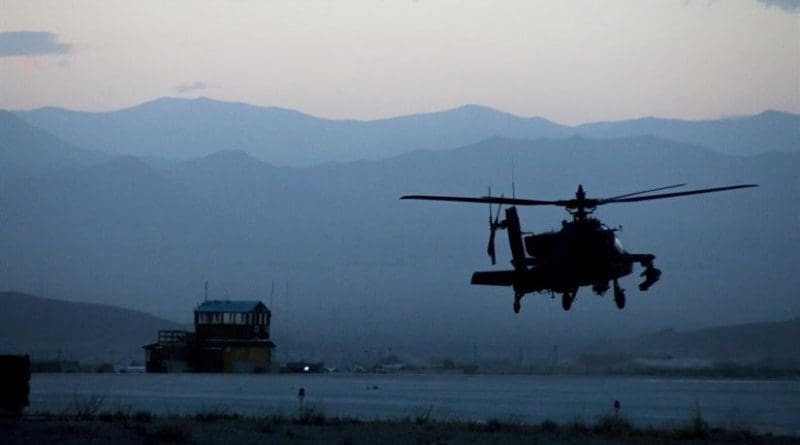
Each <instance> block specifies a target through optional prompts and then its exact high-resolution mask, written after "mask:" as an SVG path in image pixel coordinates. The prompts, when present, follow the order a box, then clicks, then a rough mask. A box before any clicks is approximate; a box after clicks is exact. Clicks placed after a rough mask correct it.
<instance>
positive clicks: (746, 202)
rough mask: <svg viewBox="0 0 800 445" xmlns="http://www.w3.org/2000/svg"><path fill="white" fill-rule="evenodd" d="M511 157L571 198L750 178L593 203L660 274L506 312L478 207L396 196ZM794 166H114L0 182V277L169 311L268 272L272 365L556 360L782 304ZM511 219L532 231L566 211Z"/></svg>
mask: <svg viewBox="0 0 800 445" xmlns="http://www.w3.org/2000/svg"><path fill="white" fill-rule="evenodd" d="M511 155H513V157H514V160H515V168H516V193H517V196H518V197H531V198H541V199H559V198H569V197H571V196H572V195H573V194H574V192H575V189H576V188H577V185H578V184H583V185H584V187H585V188H586V190H587V193H588V195H589V196H590V197H603V196H613V195H617V194H622V193H627V192H633V191H637V190H641V189H647V188H651V187H657V186H662V185H666V184H674V183H676V182H688V183H689V184H690V185H691V186H693V187H705V186H715V185H726V184H734V183H750V182H753V183H759V184H761V187H760V188H757V189H748V190H743V191H734V192H726V193H720V194H715V195H708V196H702V197H686V198H680V199H675V200H664V201H654V202H647V203H639V204H618V205H617V204H615V205H609V206H605V207H603V208H601V209H600V210H598V212H597V216H598V217H599V218H601V219H602V220H603V222H605V223H606V224H608V225H609V226H616V225H620V224H621V225H624V231H623V232H622V234H621V237H622V240H623V242H624V243H625V244H626V247H627V248H628V250H630V251H632V252H642V253H653V254H655V255H656V257H657V259H656V265H657V266H658V267H659V268H660V269H661V270H662V271H663V272H664V275H663V276H662V279H661V281H660V282H659V283H658V284H657V285H656V286H654V287H653V288H652V289H651V290H650V291H649V292H647V293H640V292H638V291H636V290H635V286H636V283H637V282H638V281H637V279H636V278H635V277H629V278H628V279H625V280H624V282H623V283H622V284H623V287H625V288H627V289H629V292H628V307H627V308H626V309H625V310H624V311H618V310H617V309H616V308H614V305H613V303H612V302H611V301H610V300H609V299H608V298H600V297H596V296H593V295H590V294H589V292H588V291H586V290H585V289H584V290H582V291H581V292H580V293H579V294H578V299H577V300H576V302H575V305H574V306H573V309H572V311H570V312H569V313H565V312H563V311H562V310H561V308H560V304H559V303H558V302H557V301H552V300H550V298H549V296H546V295H538V296H529V297H526V299H525V301H524V304H523V311H522V313H521V314H519V315H517V316H515V315H514V314H513V312H512V310H511V302H512V300H513V298H512V292H511V290H509V289H501V288H497V289H495V288H485V287H475V286H470V285H469V277H470V275H471V273H472V272H473V271H474V270H489V269H493V268H492V267H491V266H489V264H488V259H487V258H486V256H485V249H486V241H487V235H488V231H487V222H486V218H487V217H486V211H487V209H486V208H485V207H483V206H470V205H462V204H452V203H425V202H407V201H399V200H398V198H399V197H400V196H401V195H404V194H413V193H430V194H463V195H482V194H485V193H486V186H487V185H493V186H494V188H493V192H494V193H495V194H500V193H505V195H506V196H509V195H510V194H511V190H510V184H509V183H510V158H511ZM798 166H800V153H767V154H763V155H759V156H753V157H736V156H726V155H722V154H719V153H716V152H714V151H712V150H709V149H704V148H701V147H698V146H693V145H686V144H680V143H676V142H670V141H666V140H663V139H659V138H654V137H637V138H622V139H607V140H591V139H586V138H583V137H571V138H566V139H556V140H524V139H507V138H492V139H488V140H485V141H483V142H480V143H477V144H472V145H468V146H464V147H462V148H458V149H453V150H438V151H432V150H423V151H416V152H413V153H407V154H404V155H401V156H397V157H393V158H389V159H385V160H381V161H362V162H353V163H342V164H325V165H320V166H316V167H313V168H287V167H275V166H273V165H270V164H268V163H265V162H263V161H260V160H257V159H255V158H253V157H251V156H250V155H248V154H247V153H245V152H242V151H225V152H220V153H216V154H213V155H210V156H206V157H203V158H199V159H193V160H190V161H184V162H177V163H164V164H160V163H157V162H156V163H153V162H143V161H139V160H137V159H134V158H122V159H116V160H112V161H109V162H106V163H102V164H98V165H94V166H91V167H87V168H83V169H69V170H63V171H61V172H59V173H58V174H53V175H48V176H46V177H39V178H27V179H17V180H12V181H8V183H7V184H5V186H4V187H3V188H0V208H2V209H3V212H4V220H3V224H4V225H3V229H2V230H0V247H2V248H0V264H2V265H3V266H4V267H0V283H3V286H4V287H6V288H7V289H19V290H24V291H29V292H30V291H35V290H36V289H38V288H39V286H40V285H41V286H43V287H44V288H45V289H47V294H48V295H54V296H58V297H59V298H65V299H81V300H88V301H95V302H103V303H110V304H119V305H124V306H126V307H136V308H140V309H142V310H146V311H148V312H152V313H156V314H158V315H161V316H167V317H170V318H174V319H183V318H182V317H185V316H186V314H187V312H188V311H190V310H191V308H192V307H194V305H195V304H196V302H197V301H199V298H201V297H200V294H201V293H202V283H203V281H204V280H209V281H210V283H211V291H210V293H211V295H212V296H213V297H215V298H258V299H263V300H265V302H266V301H267V299H268V298H269V294H270V289H271V286H272V283H273V282H275V283H277V284H278V285H277V287H276V289H277V292H276V294H275V298H274V308H273V311H274V312H273V314H274V319H273V321H274V336H275V337H276V343H278V344H279V349H278V351H277V353H278V354H279V356H280V357H281V358H282V359H283V356H282V355H281V354H284V353H285V354H287V355H288V356H290V357H291V354H292V353H294V354H297V353H298V352H297V351H301V350H302V351H305V352H306V356H307V357H309V356H311V355H313V354H314V351H316V353H317V354H319V353H321V351H328V350H334V349H335V348H341V349H342V350H344V349H345V348H349V350H350V351H352V350H356V351H373V352H370V353H369V354H374V351H375V350H376V349H375V348H376V347H378V346H380V347H381V348H386V347H389V346H391V347H394V348H395V350H398V351H399V350H400V349H401V348H406V350H410V351H415V353H418V354H420V356H421V357H431V356H441V354H452V355H454V356H456V358H459V357H458V356H459V354H460V355H461V356H463V357H464V358H467V359H468V358H470V357H471V354H472V345H473V344H477V345H479V348H480V349H481V350H482V351H486V352H485V354H507V353H510V354H512V355H513V356H516V355H517V351H518V349H520V348H524V349H525V351H527V352H526V354H531V355H535V356H539V355H542V354H548V353H549V351H551V349H552V347H553V346H554V345H555V344H558V345H559V347H560V351H562V353H563V354H565V356H566V354H567V353H568V351H569V350H576V351H577V350H579V348H580V347H581V345H585V344H588V343H590V342H591V341H595V340H596V339H598V338H613V337H618V334H619V333H620V332H625V333H629V332H643V331H645V330H648V331H652V330H653V329H654V328H658V327H666V326H674V327H676V328H678V329H689V328H696V327H703V326H710V325H720V324H731V323H740V322H746V321H752V320H777V319H782V318H785V314H786V313H787V312H788V313H800V301H798V300H797V299H796V298H794V296H795V295H796V289H797V288H800V275H798V274H797V273H796V272H797V271H796V265H797V264H800V252H799V251H798V249H797V248H796V246H798V245H800V229H798V227H800V224H798V221H797V209H796V208H795V206H793V205H792V203H796V202H800V175H798V174H797V171H798ZM520 213H521V219H522V225H523V229H524V230H528V231H535V232H541V231H544V230H550V229H554V228H557V227H559V226H560V221H561V219H563V218H566V217H567V215H566V213H564V212H563V211H561V210H560V209H550V208H539V209H521V211H520ZM499 239H502V237H501V238H499ZM506 249H507V246H506V244H505V242H503V241H501V242H499V243H498V266H496V267H495V268H494V269H501V268H503V267H507V266H508V264H507V263H506V262H507V261H508V252H507V250H506ZM286 282H288V283H289V286H288V287H289V288H290V291H289V292H288V293H287V292H286V291H285V284H286ZM378 342H379V343H380V345H378ZM284 348H285V349H284ZM570 348H572V349H570ZM292 351H294V352H292ZM343 354H344V353H343ZM362 354H364V355H369V354H368V353H367V352H363V353H362ZM295 357H297V356H296V355H295ZM356 358H358V357H356Z"/></svg>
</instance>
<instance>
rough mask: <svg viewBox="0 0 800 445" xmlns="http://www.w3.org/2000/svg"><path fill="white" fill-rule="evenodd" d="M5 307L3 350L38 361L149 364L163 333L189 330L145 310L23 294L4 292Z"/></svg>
mask: <svg viewBox="0 0 800 445" xmlns="http://www.w3.org/2000/svg"><path fill="white" fill-rule="evenodd" d="M0 304H2V306H3V310H2V311H0V351H2V353H4V354H7V353H19V354H30V355H31V357H32V358H33V359H34V360H57V359H62V360H79V361H82V362H85V363H94V364H97V363H108V362H111V363H115V364H128V363H130V361H132V360H136V361H138V362H140V363H143V362H144V351H143V349H142V346H143V345H145V344H147V343H151V342H152V341H154V339H155V338H156V335H157V332H158V330H159V329H183V327H182V326H180V325H178V324H177V323H175V322H172V321H168V320H165V319H162V318H158V317H154V316H152V315H149V314H145V313H143V312H139V311H133V310H130V309H123V308H120V307H114V306H109V305H103V304H89V303H73V302H67V301H60V300H54V299H50V298H42V297H35V296H33V295H27V294H23V293H18V292H0ZM192 309H193V308H187V311H188V312H189V313H191V310H192Z"/></svg>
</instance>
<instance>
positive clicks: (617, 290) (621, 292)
mask: <svg viewBox="0 0 800 445" xmlns="http://www.w3.org/2000/svg"><path fill="white" fill-rule="evenodd" d="M614 303H616V304H617V309H624V308H625V289H623V288H621V287H619V284H618V283H617V282H616V281H614Z"/></svg>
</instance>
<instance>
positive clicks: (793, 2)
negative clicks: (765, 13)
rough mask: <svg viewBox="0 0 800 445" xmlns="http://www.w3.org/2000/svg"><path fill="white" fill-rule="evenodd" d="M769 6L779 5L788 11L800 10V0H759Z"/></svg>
mask: <svg viewBox="0 0 800 445" xmlns="http://www.w3.org/2000/svg"><path fill="white" fill-rule="evenodd" d="M758 2H759V3H763V4H764V5H766V6H767V7H772V6H777V7H778V8H781V9H783V10H784V11H786V12H798V11H800V0H758Z"/></svg>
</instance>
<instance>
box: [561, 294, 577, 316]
mask: <svg viewBox="0 0 800 445" xmlns="http://www.w3.org/2000/svg"><path fill="white" fill-rule="evenodd" d="M577 294H578V290H577V289H575V290H573V291H572V292H569V291H567V292H564V293H563V294H561V307H562V308H564V310H565V311H568V310H569V308H571V307H572V301H573V300H575V295H577Z"/></svg>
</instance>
